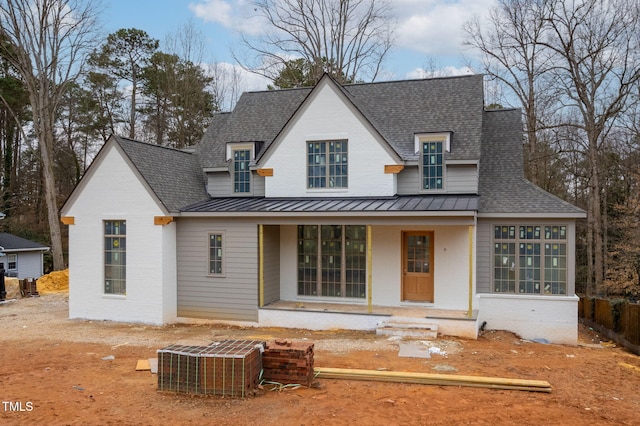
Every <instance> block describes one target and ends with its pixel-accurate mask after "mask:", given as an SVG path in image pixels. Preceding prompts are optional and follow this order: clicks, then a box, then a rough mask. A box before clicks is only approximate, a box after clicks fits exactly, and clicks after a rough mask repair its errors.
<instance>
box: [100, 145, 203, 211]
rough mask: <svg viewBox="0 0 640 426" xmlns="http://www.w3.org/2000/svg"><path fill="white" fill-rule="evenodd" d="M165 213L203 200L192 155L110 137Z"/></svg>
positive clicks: (200, 178)
mask: <svg viewBox="0 0 640 426" xmlns="http://www.w3.org/2000/svg"><path fill="white" fill-rule="evenodd" d="M113 138H114V139H115V141H116V142H117V143H118V145H120V147H122V149H123V150H124V152H125V154H126V155H127V156H128V157H129V158H130V159H131V162H132V163H133V165H134V166H135V167H136V168H137V169H138V171H139V172H140V174H141V175H142V177H143V179H144V180H145V181H146V182H147V184H148V185H149V187H150V188H151V190H152V191H153V192H154V193H155V195H156V196H157V197H158V199H159V200H160V202H161V203H162V204H163V205H164V206H165V208H166V209H167V211H169V212H178V211H179V210H180V208H181V207H184V206H187V205H189V204H193V203H196V202H198V201H202V200H206V199H208V198H209V195H208V194H207V191H206V182H205V177H204V174H203V173H202V169H201V168H200V164H199V163H198V157H197V156H196V155H194V154H191V153H188V152H185V151H180V150H177V149H171V148H166V147H162V146H159V145H152V144H148V143H144V142H139V141H136V140H133V139H127V138H123V137H119V136H113Z"/></svg>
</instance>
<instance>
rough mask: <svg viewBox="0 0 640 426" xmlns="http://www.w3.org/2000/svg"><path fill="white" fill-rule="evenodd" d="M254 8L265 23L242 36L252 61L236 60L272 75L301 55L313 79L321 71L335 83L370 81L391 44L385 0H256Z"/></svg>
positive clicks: (378, 70) (256, 71) (274, 76)
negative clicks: (253, 34)
mask: <svg viewBox="0 0 640 426" xmlns="http://www.w3.org/2000/svg"><path fill="white" fill-rule="evenodd" d="M254 8H255V10H256V11H257V13H258V15H259V16H260V17H261V18H263V19H264V20H265V21H266V23H267V25H268V26H269V29H268V31H267V32H266V33H265V34H264V35H263V36H261V37H256V38H253V39H250V38H249V37H248V36H246V35H245V36H243V41H244V44H245V46H246V47H247V48H248V50H249V51H250V52H251V54H252V55H253V56H254V60H255V61H242V60H239V62H240V63H242V64H243V66H244V67H245V68H247V69H249V70H250V71H252V72H255V73H258V74H260V75H263V76H266V77H267V78H270V79H271V80H275V79H276V78H277V77H278V76H279V74H280V72H281V70H282V69H283V68H286V66H287V63H288V62H289V61H290V60H291V59H292V58H293V59H299V58H301V59H303V60H304V61H305V62H306V63H307V64H309V65H310V67H311V68H310V70H311V73H310V75H309V78H310V79H311V80H313V81H314V82H315V81H317V80H318V79H319V78H320V77H321V76H322V73H323V72H327V73H329V74H331V75H332V76H334V78H336V79H337V80H338V81H339V82H340V83H344V82H347V81H356V80H371V81H373V80H375V78H376V77H377V75H378V73H379V72H380V68H381V65H382V63H383V61H384V59H385V57H386V55H387V53H388V52H389V49H390V48H391V45H392V41H393V31H394V21H393V19H391V17H390V12H391V4H390V2H389V1H388V0H341V1H335V0H257V1H256V2H255V3H254ZM290 65H291V64H290Z"/></svg>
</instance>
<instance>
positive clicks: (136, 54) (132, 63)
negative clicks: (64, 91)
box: [89, 28, 160, 139]
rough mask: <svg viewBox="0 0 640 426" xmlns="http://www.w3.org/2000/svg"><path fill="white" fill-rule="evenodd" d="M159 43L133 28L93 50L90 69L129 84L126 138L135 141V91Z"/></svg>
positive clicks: (120, 32) (113, 36)
mask: <svg viewBox="0 0 640 426" xmlns="http://www.w3.org/2000/svg"><path fill="white" fill-rule="evenodd" d="M159 43H160V42H159V41H158V40H156V39H153V38H151V37H149V35H148V34H147V33H146V32H145V31H142V30H138V29H135V28H129V29H124V28H123V29H120V30H118V31H116V32H115V33H112V34H109V35H108V36H107V40H106V42H105V43H104V44H103V45H102V46H101V47H100V48H98V49H96V50H94V51H93V52H92V54H91V57H90V59H89V63H90V65H92V66H93V67H95V68H96V69H97V70H100V71H101V72H102V74H106V75H107V76H110V75H113V76H116V77H117V78H118V79H120V80H123V81H126V82H129V83H130V84H131V87H130V89H131V98H130V99H131V100H130V110H129V119H128V121H127V124H128V127H129V137H130V138H132V139H135V137H136V113H137V110H138V104H137V101H138V90H139V89H140V86H141V84H142V70H143V69H144V68H145V67H146V66H147V65H148V64H149V60H150V59H151V56H152V55H153V54H154V53H155V52H156V50H157V49H158V45H159Z"/></svg>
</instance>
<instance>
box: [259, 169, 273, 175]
mask: <svg viewBox="0 0 640 426" xmlns="http://www.w3.org/2000/svg"><path fill="white" fill-rule="evenodd" d="M256 172H257V173H258V176H264V177H267V176H273V169H258V170H256Z"/></svg>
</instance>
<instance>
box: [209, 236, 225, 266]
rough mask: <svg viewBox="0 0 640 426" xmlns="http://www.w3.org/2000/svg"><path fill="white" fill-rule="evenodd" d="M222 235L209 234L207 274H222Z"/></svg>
mask: <svg viewBox="0 0 640 426" xmlns="http://www.w3.org/2000/svg"><path fill="white" fill-rule="evenodd" d="M223 242H224V237H223V234H209V274H212V275H220V274H223V273H224V271H223V267H222V266H223V255H224V253H223V251H224V248H223Z"/></svg>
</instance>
